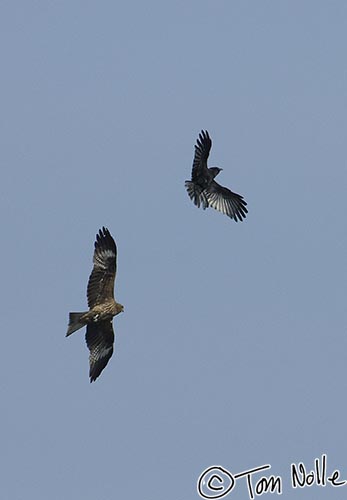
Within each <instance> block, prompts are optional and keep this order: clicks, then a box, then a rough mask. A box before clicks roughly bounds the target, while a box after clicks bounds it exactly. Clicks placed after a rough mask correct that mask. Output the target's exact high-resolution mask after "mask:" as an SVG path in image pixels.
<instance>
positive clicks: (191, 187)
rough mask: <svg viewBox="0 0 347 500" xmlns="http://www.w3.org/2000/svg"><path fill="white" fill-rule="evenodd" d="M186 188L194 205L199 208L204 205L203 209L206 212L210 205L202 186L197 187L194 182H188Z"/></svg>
mask: <svg viewBox="0 0 347 500" xmlns="http://www.w3.org/2000/svg"><path fill="white" fill-rule="evenodd" d="M185 186H186V189H187V192H188V194H189V197H190V199H191V200H193V202H194V204H195V205H196V206H197V207H200V205H202V208H203V209H204V210H205V208H207V207H208V206H209V205H208V200H207V198H206V194H205V193H204V191H203V189H201V187H200V186H198V185H196V184H195V183H194V182H192V181H186V182H185Z"/></svg>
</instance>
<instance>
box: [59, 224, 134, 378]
mask: <svg viewBox="0 0 347 500" xmlns="http://www.w3.org/2000/svg"><path fill="white" fill-rule="evenodd" d="M94 246H95V250H94V257H93V263H94V267H93V270H92V272H91V274H90V276H89V281H88V287H87V298H88V307H89V311H86V312H70V314H69V326H68V330H67V333H66V336H67V337H68V336H69V335H71V334H72V333H74V332H76V331H77V330H79V329H80V328H83V327H84V326H87V333H86V342H87V346H88V348H89V351H90V355H89V377H90V381H91V382H93V381H94V380H96V379H97V378H98V376H99V375H100V373H101V372H102V370H103V369H104V368H105V366H106V365H107V363H108V362H109V360H110V358H111V356H112V354H113V344H114V332H113V326H112V319H113V316H116V315H117V314H119V313H121V312H122V311H123V310H124V308H123V306H122V304H118V303H117V302H116V301H115V299H114V282H115V278H116V272H117V247H116V243H115V241H114V239H113V238H112V236H111V234H110V232H109V230H108V229H106V228H105V227H103V228H102V229H100V230H99V233H98V234H97V235H96V241H95V244H94Z"/></svg>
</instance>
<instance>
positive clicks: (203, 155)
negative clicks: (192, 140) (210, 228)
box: [192, 130, 212, 182]
mask: <svg viewBox="0 0 347 500" xmlns="http://www.w3.org/2000/svg"><path fill="white" fill-rule="evenodd" d="M211 147H212V141H211V138H210V136H209V135H208V132H207V130H202V131H201V132H200V134H199V138H198V139H197V141H196V145H195V154H194V160H193V168H192V181H193V182H196V181H199V177H200V176H204V175H205V174H206V173H207V158H208V155H209V154H210V150H211Z"/></svg>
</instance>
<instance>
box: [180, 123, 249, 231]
mask: <svg viewBox="0 0 347 500" xmlns="http://www.w3.org/2000/svg"><path fill="white" fill-rule="evenodd" d="M196 142H197V143H196V145H195V155H194V161H193V168H192V180H191V181H186V182H185V186H186V189H187V191H188V194H189V196H190V198H191V199H192V200H193V202H194V203H195V205H196V206H197V207H200V205H202V208H203V209H204V210H205V208H207V207H212V208H215V209H216V210H219V212H222V213H223V214H225V215H228V216H229V217H230V218H231V219H234V220H235V221H236V222H238V221H242V219H243V218H245V217H246V214H247V212H248V210H247V208H246V205H247V203H246V202H245V200H244V199H243V196H240V195H239V194H236V193H233V192H232V191H230V189H228V188H226V187H223V186H221V185H220V184H218V183H217V182H216V181H215V180H214V178H215V177H216V176H217V175H218V174H219V172H220V171H221V170H223V169H222V168H219V167H210V168H209V167H208V166H207V158H208V155H209V153H210V149H211V146H212V141H211V138H210V136H209V134H208V132H207V130H205V131H204V130H202V131H201V132H200V134H199V138H198V140H197V141H196Z"/></svg>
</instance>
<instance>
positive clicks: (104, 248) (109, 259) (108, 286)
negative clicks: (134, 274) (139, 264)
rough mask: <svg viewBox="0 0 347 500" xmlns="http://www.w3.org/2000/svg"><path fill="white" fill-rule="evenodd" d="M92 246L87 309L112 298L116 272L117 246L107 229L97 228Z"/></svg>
mask: <svg viewBox="0 0 347 500" xmlns="http://www.w3.org/2000/svg"><path fill="white" fill-rule="evenodd" d="M94 246H95V250H94V257H93V262H94V267H93V270H92V272H91V275H90V276H89V281H88V288H87V297H88V307H89V309H92V308H93V307H94V306H95V305H97V304H102V303H104V302H107V301H108V300H110V299H113V298H114V282H115V278H116V272H117V247H116V243H115V241H114V239H113V238H112V236H111V234H110V232H109V230H108V229H106V228H105V227H103V228H102V229H100V230H99V233H98V234H97V235H96V241H95V244H94Z"/></svg>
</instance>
